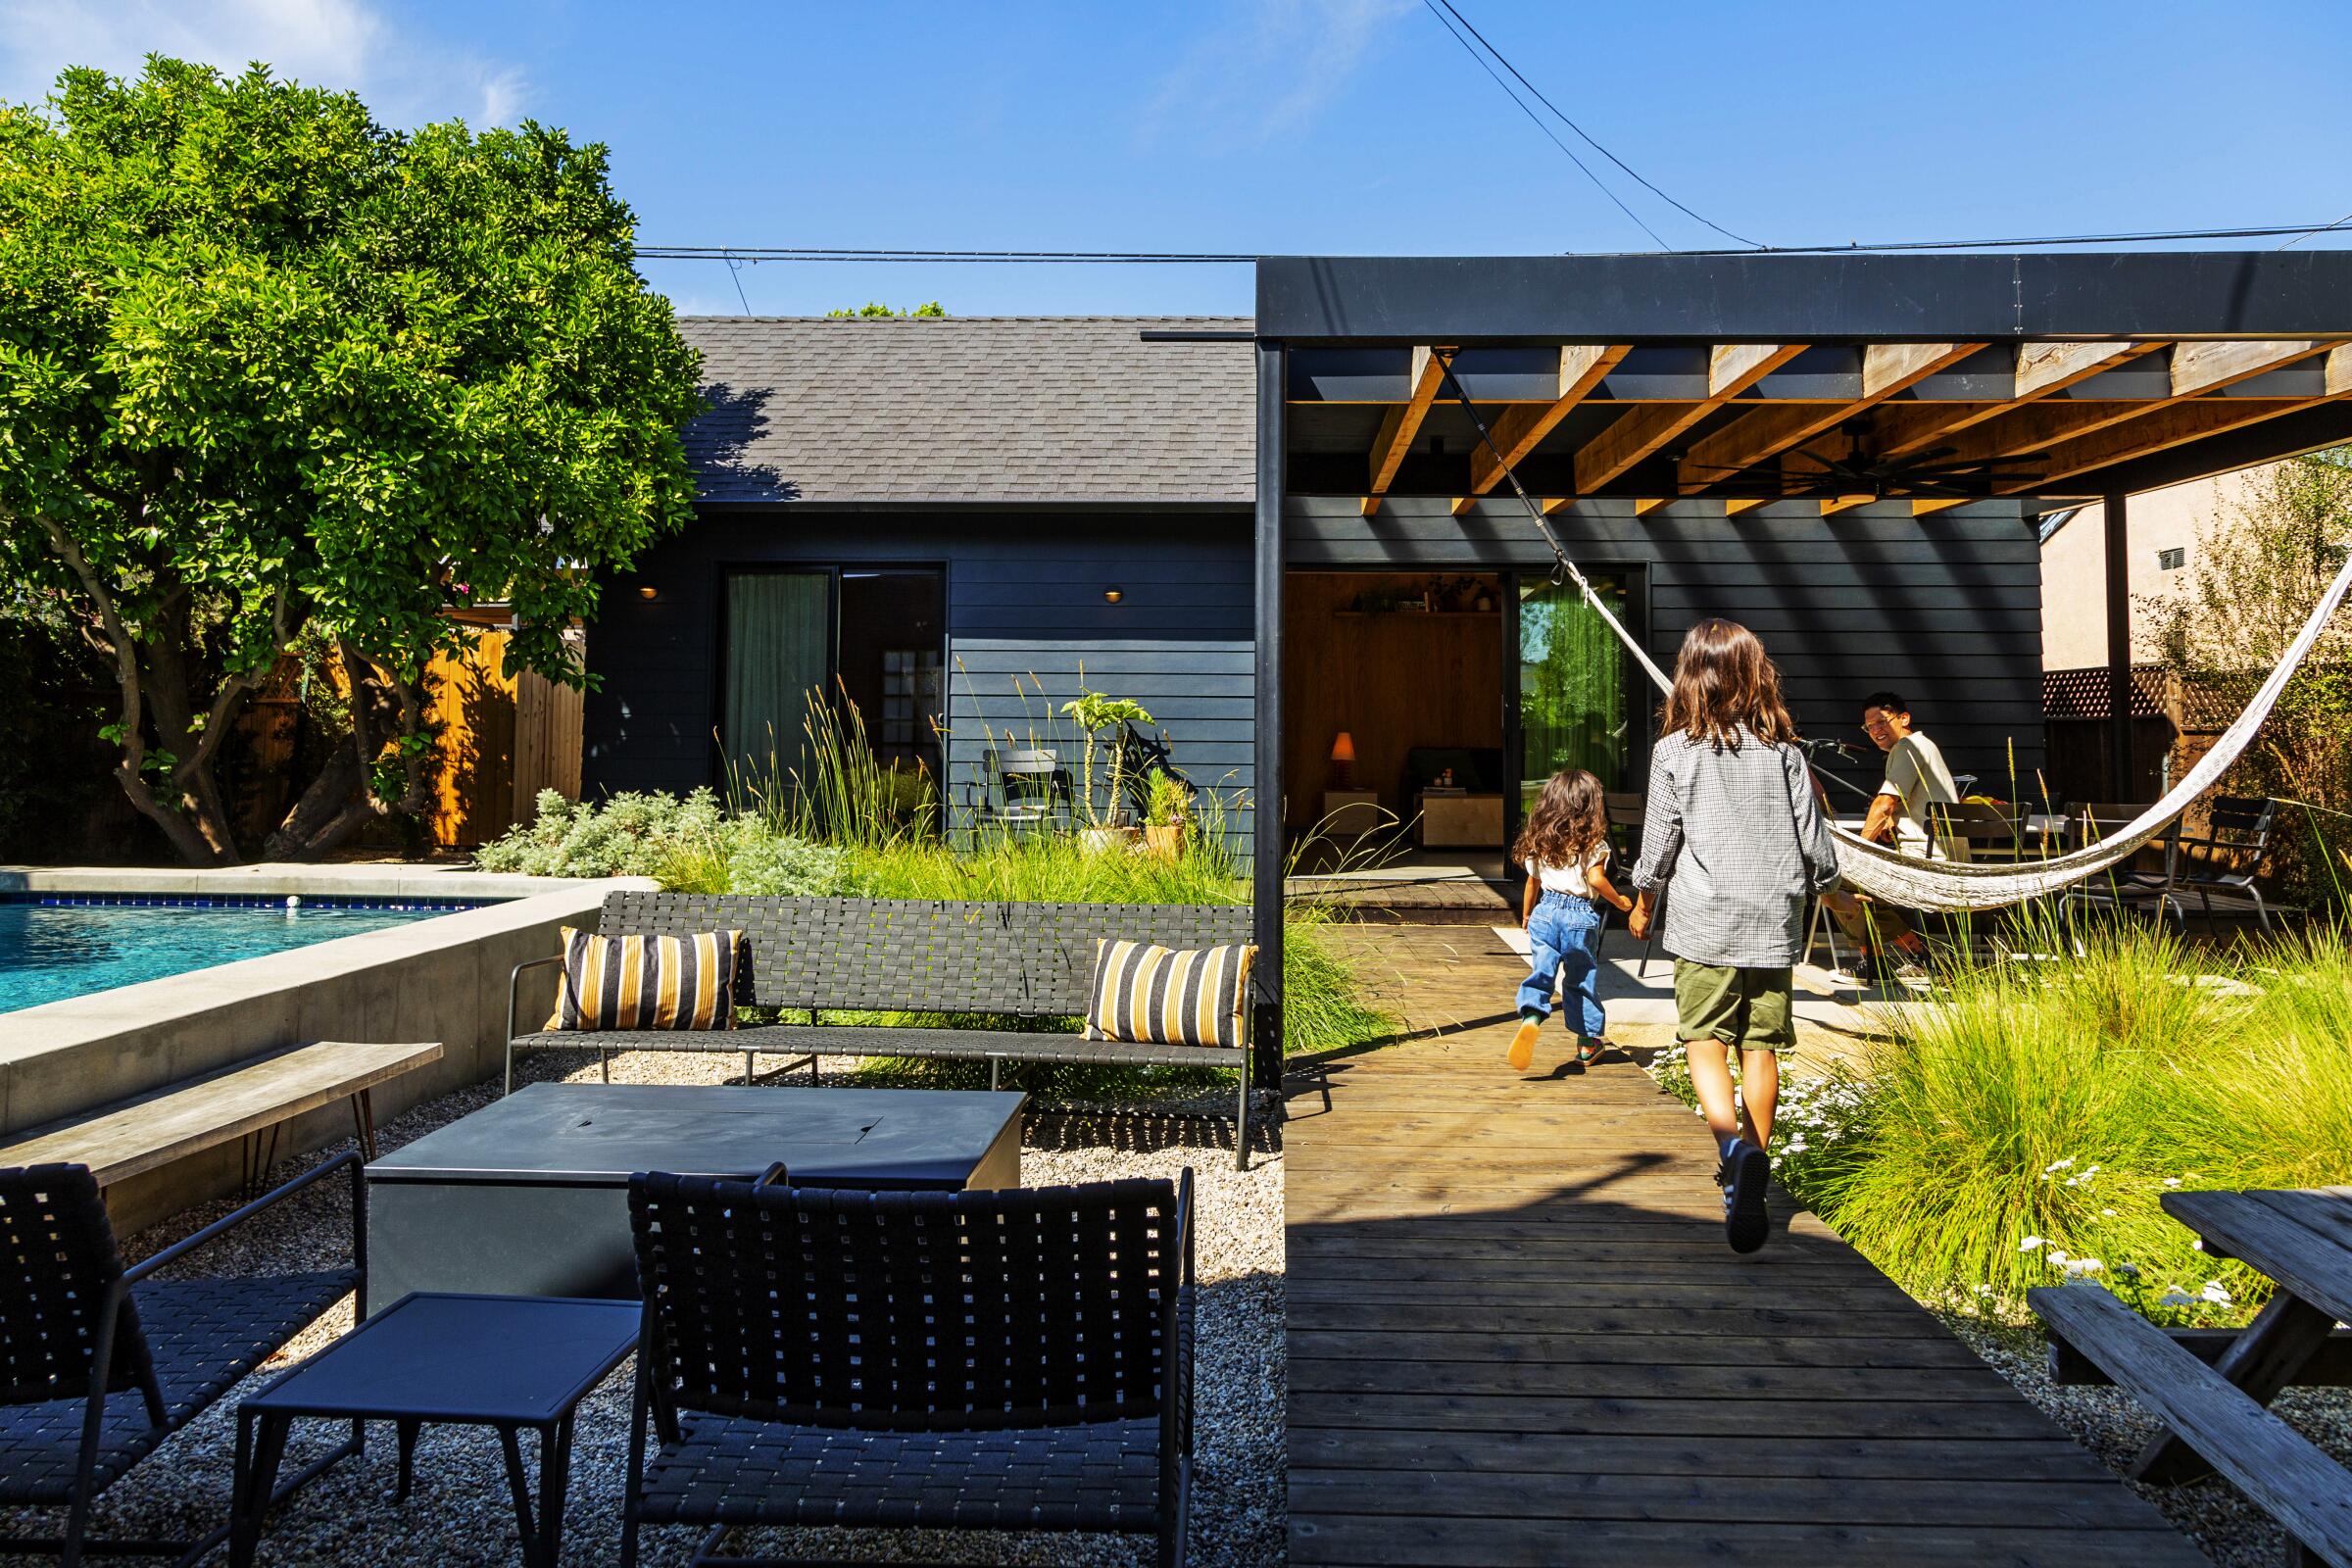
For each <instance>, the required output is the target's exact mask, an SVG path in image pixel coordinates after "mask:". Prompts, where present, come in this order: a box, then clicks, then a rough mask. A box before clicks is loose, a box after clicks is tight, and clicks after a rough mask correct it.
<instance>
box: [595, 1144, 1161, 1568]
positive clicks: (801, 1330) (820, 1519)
mask: <svg viewBox="0 0 2352 1568" xmlns="http://www.w3.org/2000/svg"><path fill="white" fill-rule="evenodd" d="M771 1176H773V1177H774V1179H775V1180H778V1181H786V1180H789V1178H788V1177H786V1176H783V1175H781V1174H780V1167H779V1173H771ZM629 1220H630V1229H631V1233H632V1236H633V1239H634V1241H635V1245H636V1252H637V1275H638V1286H639V1290H640V1292H641V1293H642V1296H643V1299H644V1302H645V1315H644V1319H643V1322H644V1327H643V1329H642V1330H641V1332H640V1334H639V1339H638V1347H639V1348H638V1356H637V1362H636V1377H635V1389H634V1392H633V1397H632V1400H631V1410H630V1420H629V1459H628V1465H627V1469H626V1471H625V1473H624V1478H623V1485H624V1488H625V1493H624V1498H623V1505H622V1534H621V1563H622V1565H623V1568H633V1565H634V1564H635V1562H636V1561H637V1553H638V1535H639V1532H640V1530H641V1529H642V1528H644V1527H648V1526H664V1525H694V1526H700V1527H703V1528H706V1529H708V1528H709V1527H711V1526H714V1525H831V1526H848V1527H873V1528H885V1529H906V1528H920V1527H940V1528H951V1529H963V1530H1006V1531H1031V1530H1066V1531H1118V1532H1123V1533H1134V1534H1148V1535H1151V1536H1153V1537H1155V1538H1156V1545H1157V1548H1158V1550H1157V1561H1158V1562H1159V1563H1160V1564H1161V1565H1162V1568H1175V1565H1177V1564H1180V1563H1182V1562H1183V1561H1184V1560H1185V1546H1186V1534H1187V1524H1188V1519H1187V1515H1188V1513H1189V1511H1190V1496H1191V1491H1192V1473H1193V1366H1194V1354H1195V1347H1196V1343H1197V1338H1198V1328H1197V1324H1198V1314H1199V1302H1198V1297H1199V1286H1198V1283H1197V1276H1196V1272H1195V1264H1194V1232H1193V1181H1192V1172H1191V1171H1190V1170H1187V1171H1185V1172H1184V1173H1183V1175H1182V1176H1181V1177H1180V1178H1179V1179H1178V1180H1176V1181H1174V1182H1169V1181H1165V1180H1126V1181H1117V1182H1099V1183H1092V1184H1089V1185H1086V1186H1081V1187H1053V1188H1016V1189H1012V1190H1009V1191H1004V1192H986V1191H982V1192H958V1193H872V1192H826V1191H821V1190H810V1189H794V1188H791V1187H789V1186H777V1185H769V1184H768V1182H767V1179H763V1181H762V1183H760V1184H747V1183H742V1182H715V1181H711V1180H708V1179H705V1178H698V1177H688V1176H675V1175H665V1174H662V1173H658V1172H655V1173H644V1174H640V1175H637V1176H635V1177H632V1178H631V1180H630V1183H629ZM943 1278H945V1279H950V1280H952V1281H954V1282H955V1283H954V1285H953V1286H952V1288H949V1289H944V1290H943V1289H940V1288H939V1286H938V1282H939V1281H940V1280H941V1279H943ZM736 1560H739V1561H740V1560H742V1559H736Z"/></svg>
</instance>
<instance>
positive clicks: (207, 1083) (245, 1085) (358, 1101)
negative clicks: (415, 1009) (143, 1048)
mask: <svg viewBox="0 0 2352 1568" xmlns="http://www.w3.org/2000/svg"><path fill="white" fill-rule="evenodd" d="M440 1059H441V1044H440V1042H439V1041H427V1042H424V1043H422V1044H416V1045H357V1044H351V1043H348V1042H345V1041H340V1040H321V1041H319V1042H316V1043H315V1044H312V1045H306V1046H296V1047H293V1048H292V1049H290V1050H287V1051H281V1052H278V1053H276V1054H272V1055H268V1056H263V1057H260V1058H258V1059H257V1060H253V1061H242V1062H238V1063H237V1064H236V1065H234V1066H231V1067H224V1068H222V1069H221V1070H220V1071H219V1072H214V1073H208V1074H206V1075H205V1076H203V1077H201V1078H191V1079H188V1080H186V1081H185V1082H182V1083H176V1084H170V1085H167V1086H165V1087H164V1088H161V1089H156V1090H151V1091H149V1092H148V1093H146V1094H143V1095H136V1096H133V1097H132V1098H131V1099H128V1100H123V1101H117V1102H116V1103H113V1104H110V1105H104V1106H100V1107H99V1108H97V1109H95V1110H91V1111H84V1112H80V1113H78V1114H76V1115H73V1116H71V1117H65V1118H61V1119H60V1120H58V1121H54V1122H51V1123H49V1124H47V1125H46V1126H42V1127H36V1128H34V1129H32V1130H30V1131H29V1132H26V1133H24V1134H21V1135H19V1136H17V1137H15V1138H13V1139H11V1140H9V1141H8V1142H6V1143H0V1166H23V1165H84V1166H87V1167H88V1168H89V1171H90V1174H91V1176H92V1177H94V1178H95V1179H96V1181H97V1183H98V1185H99V1186H100V1187H102V1188H103V1187H110V1186H112V1185H114V1184H115V1183H117V1182H120V1181H123V1180H124V1179H126V1178H128V1177H132V1176H136V1175H139V1174H140V1173H141V1172H143V1171H150V1170H154V1169H156V1168H157V1167H158V1166H162V1165H169V1164H171V1163H172V1161H173V1160H175V1159H181V1158H184V1157H186V1156H187V1155H189V1154H198V1153H202V1152H204V1151H206V1150H208V1149H216V1148H219V1147H220V1146H221V1145H222V1144H225V1143H227V1142H229V1141H230V1140H231V1139H236V1140H240V1141H241V1149H240V1152H241V1155H242V1161H241V1170H242V1173H243V1178H244V1191H245V1193H246V1195H247V1196H248V1197H250V1196H251V1195H252V1194H253V1192H254V1191H255V1190H256V1189H258V1188H259V1186H260V1185H261V1180H262V1177H263V1175H264V1173H266V1172H267V1171H268V1170H269V1169H270V1163H271V1162H272V1160H273V1159H274V1158H275V1155H276V1152H277V1131H278V1129H279V1128H280V1127H281V1126H283V1125H284V1124H285V1123H287V1122H289V1121H291V1120H293V1119H294V1118H295V1117H296V1116H299V1115H301V1114H302V1113H303V1112H304V1111H306V1110H316V1109H317V1108H318V1107H319V1106H320V1105H325V1104H331V1103H333V1102H335V1101H337V1100H348V1101H350V1102H351V1122H352V1130H353V1131H354V1132H355V1133H357V1134H358V1136H359V1143H360V1151H361V1157H362V1158H364V1159H373V1158H374V1157H375V1105H374V1101H373V1099H372V1097H371V1095H370V1093H369V1091H371V1090H372V1089H373V1088H374V1087H375V1086H376V1085H377V1084H380V1083H383V1082H385V1081H387V1080H389V1079H393V1078H398V1077H399V1076H401V1075H402V1074H403V1073H409V1072H414V1071H416V1070H417V1068H419V1067H424V1066H428V1065H430V1064H431V1063H433V1062H436V1061H439V1060H440Z"/></svg>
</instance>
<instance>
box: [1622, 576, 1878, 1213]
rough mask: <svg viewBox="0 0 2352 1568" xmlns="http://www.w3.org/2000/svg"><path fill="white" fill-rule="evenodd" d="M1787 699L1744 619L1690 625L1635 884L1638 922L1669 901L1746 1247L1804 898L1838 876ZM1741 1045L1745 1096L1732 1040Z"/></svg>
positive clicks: (1645, 924) (1681, 1016)
mask: <svg viewBox="0 0 2352 1568" xmlns="http://www.w3.org/2000/svg"><path fill="white" fill-rule="evenodd" d="M1795 738H1796V726H1795V724H1794V723H1793V722H1792V721H1791V720H1790V719H1789V710H1788V709H1787V708H1786V707H1784V706H1783V705H1782V703H1781V677H1780V672H1779V671H1778V670H1776V669H1774V668H1773V664H1772V661H1771V660H1770V659H1768V658H1766V657H1765V654H1764V645H1763V644H1762V643H1760V642H1758V641H1757V640H1756V637H1755V634H1754V633H1753V632H1750V631H1749V630H1748V629H1747V628H1746V627H1744V626H1741V625H1739V624H1736V623H1735V622H1732V621H1728V620H1716V619H1709V620H1702V621H1700V622H1699V623H1698V624H1697V625H1695V626H1693V627H1691V632H1690V635H1688V636H1687V637H1685V638H1684V639H1683V651H1682V654H1681V655H1680V657H1678V658H1677V659H1676V660H1675V664H1674V690H1673V691H1672V693H1671V694H1669V695H1668V697H1667V699H1666V718H1665V722H1664V724H1663V725H1662V726H1661V728H1660V732H1659V736H1658V744H1657V750H1656V751H1655V752H1654V753H1652V754H1651V757H1650V763H1649V803H1648V807H1647V809H1646V811H1645V813H1644V819H1643V822H1642V857H1641V859H1640V860H1639V861H1638V862H1637V863H1636V864H1635V866H1634V874H1633V883H1634V886H1635V887H1636V888H1637V889H1638V890H1640V894H1641V897H1640V900H1639V902H1638V903H1637V904H1636V906H1635V908H1634V913H1633V918H1632V920H1631V921H1630V922H1628V925H1629V929H1631V930H1632V932H1633V934H1634V935H1635V936H1636V937H1637V938H1641V937H1646V936H1647V935H1648V934H1649V922H1650V918H1651V916H1652V913H1653V911H1654V909H1655V907H1656V904H1657V899H1658V895H1659V894H1660V893H1661V892H1664V891H1665V889H1666V887H1667V885H1668V884H1669V883H1671V884H1672V885H1673V889H1674V892H1673V896H1672V897H1671V898H1669V899H1668V900H1667V902H1666V928H1665V932H1664V936H1665V938H1666V950H1667V951H1668V952H1669V953H1672V954H1673V955H1674V1008H1675V1015H1676V1025H1677V1027H1676V1029H1675V1033H1676V1035H1677V1036H1678V1037H1679V1038H1680V1039H1681V1040H1682V1042H1683V1046H1684V1050H1685V1051H1686V1052H1687V1053H1688V1054H1689V1057H1690V1064H1691V1087H1692V1088H1693V1089H1694V1090H1696V1091H1697V1094H1698V1103H1699V1109H1700V1110H1701V1111H1702V1112H1703V1113H1704V1114H1705V1116H1706V1118H1707V1129H1708V1131H1710V1132H1712V1133H1713V1134H1714V1135H1715V1147H1716V1151H1717V1152H1718V1153H1720V1154H1721V1155H1722V1157H1723V1163H1722V1165H1721V1167H1720V1168H1719V1169H1718V1171H1717V1174H1716V1180H1717V1181H1718V1183H1719V1184H1720V1185H1721V1186H1722V1188H1723V1218H1724V1230H1725V1234H1726V1236H1727V1237H1728V1239H1729V1240H1730V1242H1731V1244H1732V1250H1734V1251H1736V1252H1752V1251H1754V1250H1756V1249H1757V1248H1759V1247H1762V1246H1763V1245H1764V1242H1765V1239H1766V1238H1767V1237H1768V1236H1769V1235H1770V1234H1771V1229H1772V1224H1771V1216H1770V1215H1769V1214H1768V1213H1767V1212H1766V1211H1765V1206H1764V1188H1765V1184H1766V1182H1767V1181H1768V1180H1769V1179H1770V1177H1771V1174H1772V1165H1771V1161H1770V1160H1769V1159H1768V1158H1767V1157H1766V1154H1765V1151H1766V1149H1767V1148H1768V1147H1769V1146H1770V1144H1771V1140H1772V1113H1773V1107H1774V1104H1775V1103H1776V1102H1777V1101H1778V1099H1779V1096H1780V1083H1781V1079H1780V1061H1779V1058H1778V1053H1780V1052H1783V1051H1788V1050H1790V1049H1792V1048H1793V1047H1794V1046H1795V1044H1796V1034H1795V1029H1794V1024H1793V1021H1792V1019H1791V1017H1790V997H1789V969H1790V967H1791V965H1793V964H1794V963H1795V962H1796V958H1797V955H1798V952H1799V950H1800V949H1801V948H1802V946H1803V942H1804V937H1803V929H1804V911H1805V899H1806V896H1807V895H1808V894H1814V893H1824V892H1827V891H1828V890H1829V889H1831V888H1833V887H1835V886H1837V884H1838V852H1837V848H1836V846H1835V845H1834V844H1833V843H1832V842H1831V839H1830V829H1829V824H1828V823H1827V822H1826V821H1824V820H1823V819H1822V814H1821V806H1820V803H1819V802H1818V801H1817V800H1816V799H1815V798H1814V794H1813V786H1812V781H1811V780H1810V779H1808V778H1807V777H1806V776H1805V761H1804V757H1803V754H1802V753H1800V752H1799V751H1798V750H1797V749H1796V748H1795V747H1794V746H1792V745H1790V744H1789V742H1791V741H1793V740H1794V739H1795ZM1734 1050H1737V1051H1738V1052H1739V1053H1740V1089H1741V1094H1740V1106H1739V1107H1736V1106H1735V1103H1734V1101H1733V1097H1732V1074H1731V1066H1730V1061H1729V1053H1730V1052H1732V1051H1734Z"/></svg>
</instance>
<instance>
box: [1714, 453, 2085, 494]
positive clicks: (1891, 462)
mask: <svg viewBox="0 0 2352 1568" xmlns="http://www.w3.org/2000/svg"><path fill="white" fill-rule="evenodd" d="M1959 450H1960V449H1959V448H1958V447H1933V448H1930V449H1929V450H1928V451H1925V452H1917V453H1913V454H1911V455H1910V456H1908V457H1901V458H1875V459H1874V458H1854V457H1838V456H1835V455H1833V454H1830V453H1826V452H1816V451H1813V450H1811V449H1810V448H1806V447H1799V448H1796V449H1795V450H1793V451H1791V452H1789V453H1786V454H1784V455H1783V456H1784V460H1785V459H1787V458H1792V457H1793V458H1802V459H1803V460H1804V461H1805V462H1807V463H1810V464H1812V465H1813V466H1815V467H1817V468H1819V469H1820V470H1821V471H1820V472H1819V473H1818V474H1814V473H1804V472H1795V473H1790V472H1788V471H1786V470H1783V471H1782V472H1781V473H1780V474H1779V477H1780V478H1782V479H1784V480H1786V479H1795V480H1799V481H1802V482H1803V489H1802V491H1800V492H1799V493H1802V494H1813V493H1818V494H1822V495H1832V496H1851V495H1869V496H1875V497H1881V498H1884V497H1886V496H1887V494H1888V493H1889V492H1895V493H1900V494H1902V495H1906V496H1924V497H1930V498H1950V499H1955V500H1972V499H1975V498H1977V497H1980V496H1985V495H1989V494H1990V493H1991V489H1992V487H1993V486H1994V485H1998V484H2007V483H2023V482H2025V481H2027V480H2030V479H2037V478H2039V477H2040V474H2038V473H2034V472H2012V471H2008V470H2005V469H2003V468H2002V467H2001V466H2000V465H1999V463H1998V462H1994V461H1991V460H1984V459H1979V460H1975V461H1970V462H1965V463H1953V462H1949V461H1947V460H1949V459H1950V458H1951V457H1952V455H1953V454H1954V453H1956V452H1958V451H1959ZM2039 456H2040V454H2039V453H2031V452H2027V453H2018V454H2015V455H2014V456H2012V457H2010V458H2007V459H2003V460H2000V462H2006V463H2020V462H2025V463H2030V462H2032V461H2033V460H2034V459H2035V458H2037V457H2039ZM1703 471H1706V472H1712V473H1720V474H1723V475H1725V476H1727V477H1729V476H1731V475H1734V474H1752V473H1756V472H1757V471H1758V470H1757V469H1756V468H1755V467H1752V466H1751V467H1745V468H1708V469H1705V470H1703ZM1774 493H1775V494H1787V493H1789V492H1787V491H1777V490H1776V491H1775V492H1774Z"/></svg>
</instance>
